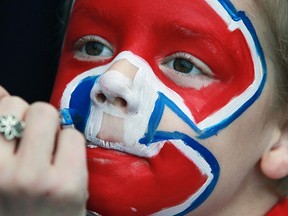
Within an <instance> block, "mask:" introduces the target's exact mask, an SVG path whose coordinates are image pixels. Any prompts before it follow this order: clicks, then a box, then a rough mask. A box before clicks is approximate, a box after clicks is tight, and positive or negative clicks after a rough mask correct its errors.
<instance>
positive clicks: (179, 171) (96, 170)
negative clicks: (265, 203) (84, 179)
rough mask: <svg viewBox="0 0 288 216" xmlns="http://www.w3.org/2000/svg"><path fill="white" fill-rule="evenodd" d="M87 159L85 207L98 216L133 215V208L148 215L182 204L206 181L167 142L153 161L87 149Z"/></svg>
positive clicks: (141, 213) (190, 163)
mask: <svg viewBox="0 0 288 216" xmlns="http://www.w3.org/2000/svg"><path fill="white" fill-rule="evenodd" d="M87 157H88V169H89V194H90V197H89V200H88V206H87V207H88V209H89V210H93V211H96V212H98V213H99V214H101V215H135V209H136V210H137V214H139V215H149V214H152V213H155V212H158V211H160V210H161V209H163V208H169V207H172V206H176V205H178V204H179V203H182V202H183V201H185V200H186V199H187V198H188V197H190V196H191V195H193V194H194V193H195V192H196V191H197V190H198V189H199V188H200V187H201V186H202V185H203V184H204V183H205V181H206V180H207V176H206V175H204V174H202V173H201V171H200V170H199V168H198V167H197V166H196V165H195V164H194V163H193V162H192V161H191V160H189V159H188V158H187V157H185V156H184V155H183V154H182V153H181V152H180V151H179V150H178V149H177V148H176V147H175V146H174V145H173V144H171V143H169V142H167V143H166V144H165V145H164V146H163V148H162V149H161V151H160V153H159V154H158V155H157V156H155V157H153V158H140V157H137V156H133V155H130V154H126V153H122V152H118V151H114V150H108V149H103V148H100V147H98V148H93V149H87ZM136 198H137V199H136ZM166 198H167V199H166ZM132 207H133V208H132ZM131 209H133V210H131Z"/></svg>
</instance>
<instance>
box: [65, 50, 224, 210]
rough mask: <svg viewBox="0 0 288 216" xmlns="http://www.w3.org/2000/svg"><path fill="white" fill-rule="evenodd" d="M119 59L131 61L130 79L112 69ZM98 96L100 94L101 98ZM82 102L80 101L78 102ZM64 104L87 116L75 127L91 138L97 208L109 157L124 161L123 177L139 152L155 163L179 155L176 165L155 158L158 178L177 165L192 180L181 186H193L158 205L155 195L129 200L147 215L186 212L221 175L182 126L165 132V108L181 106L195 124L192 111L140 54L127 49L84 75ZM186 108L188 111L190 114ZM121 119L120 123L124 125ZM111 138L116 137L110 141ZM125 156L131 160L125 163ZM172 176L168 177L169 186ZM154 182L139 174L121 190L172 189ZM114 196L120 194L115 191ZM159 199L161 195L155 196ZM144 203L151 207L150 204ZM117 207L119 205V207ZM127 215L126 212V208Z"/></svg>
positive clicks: (69, 89) (92, 193) (144, 170)
mask: <svg viewBox="0 0 288 216" xmlns="http://www.w3.org/2000/svg"><path fill="white" fill-rule="evenodd" d="M121 60H122V61H123V60H125V62H126V63H128V64H132V65H133V66H134V67H135V68H136V70H135V75H134V76H133V79H131V78H128V77H127V76H126V75H125V72H123V71H117V70H115V69H113V70H112V69H111V68H112V67H113V65H114V64H116V63H117V62H119V61H121ZM91 80H92V81H91ZM112 84H113V85H112ZM85 95H86V96H85ZM88 95H89V96H90V97H89V99H87V98H88V97H87V96H88ZM69 96H71V97H69ZM83 96H85V97H84V98H86V99H87V100H89V102H88V101H86V102H84V103H83V101H82V100H83ZM99 96H101V97H100V98H99ZM119 98H121V99H122V100H125V102H126V103H125V106H118V105H117V104H115V100H116V99H119ZM172 101H174V102H172ZM81 103H82V106H81V105H79V104H81ZM83 104H86V105H87V107H86V108H85V109H83ZM176 104H177V105H176ZM61 107H62V108H63V110H66V111H68V112H70V110H74V111H75V112H76V113H78V115H80V116H81V118H79V119H83V120H84V119H86V121H85V123H83V122H76V123H75V124H74V126H75V127H76V128H77V129H78V130H82V132H83V133H84V134H85V136H86V139H87V140H88V141H89V143H88V146H89V149H88V161H89V163H88V165H89V168H90V176H91V177H90V183H91V190H90V196H91V197H92V198H91V199H93V202H92V204H91V205H92V208H93V209H94V208H95V209H98V207H96V206H94V205H95V203H97V202H96V201H95V200H98V196H99V194H102V193H107V191H105V192H103V191H102V190H103V188H102V187H101V188H98V187H97V186H95V185H97V182H99V179H102V177H101V175H100V176H99V170H103V169H105V170H107V169H110V164H111V162H110V163H108V161H114V162H113V163H112V164H114V163H115V161H117V163H118V162H119V161H122V162H123V163H121V164H118V165H117V172H119V170H121V176H122V175H123V176H129V174H128V173H130V170H129V169H127V167H130V166H131V164H136V163H137V164H138V163H139V160H140V159H139V158H138V157H141V158H146V160H147V161H149V163H150V164H154V163H155V161H158V160H159V159H160V158H162V159H163V155H162V154H163V152H164V155H166V154H167V152H170V154H172V155H174V156H176V155H178V156H177V157H178V159H177V160H171V162H172V164H170V163H166V162H165V163H162V165H161V166H160V167H159V165H158V162H156V164H157V165H156V164H155V165H152V166H156V167H155V168H154V169H155V170H154V171H153V172H156V173H154V174H155V176H158V178H159V179H158V181H160V182H163V183H164V182H166V177H167V171H166V169H167V168H168V167H169V169H170V168H171V169H177V170H179V171H181V170H182V169H186V168H187V169H188V170H189V172H190V174H191V175H192V176H191V178H193V180H191V179H190V180H189V179H187V181H183V180H181V181H182V183H181V185H182V186H185V185H186V187H188V188H189V190H188V191H189V193H187V194H182V195H183V196H180V197H178V198H175V199H174V198H173V199H172V198H171V199H170V201H169V202H167V201H166V200H163V201H157V202H158V204H157V205H152V208H151V204H149V203H150V202H151V200H153V199H152V198H149V202H147V203H145V202H144V201H143V200H141V199H140V200H139V203H138V202H136V203H134V199H131V200H129V203H130V204H129V205H132V204H133V205H134V206H138V207H137V209H138V211H139V212H142V213H141V214H144V215H145V214H148V213H149V214H150V213H153V212H154V213H155V212H158V214H159V215H166V214H177V213H179V212H182V211H188V210H187V209H189V211H190V210H191V209H192V208H195V207H197V206H198V205H199V204H200V203H201V202H202V200H204V199H206V198H207V197H208V195H209V194H210V193H211V192H212V190H213V188H214V186H215V185H216V182H217V179H218V176H219V165H218V163H217V160H216V159H215V158H214V156H213V155H212V154H211V153H210V152H209V151H208V150H207V149H206V148H204V147H203V146H201V145H200V144H198V143H197V142H196V141H195V140H193V139H192V138H190V137H188V136H187V135H185V134H183V133H181V132H180V131H179V132H178V131H172V132H167V131H161V130H159V129H158V128H159V127H158V126H159V123H160V122H161V120H162V117H163V115H164V110H165V109H171V110H172V111H174V110H178V112H180V110H181V115H179V117H180V118H179V120H180V121H181V120H182V121H184V122H185V124H187V123H188V124H190V125H193V121H191V119H190V118H192V116H191V115H190V116H187V115H186V114H189V109H188V108H187V107H186V106H185V104H184V103H183V100H182V99H181V97H180V96H179V95H177V94H176V93H174V92H173V91H171V90H170V89H168V88H167V87H166V86H165V85H164V84H163V83H162V82H161V81H160V80H159V79H158V78H157V76H155V74H154V72H153V70H152V69H151V68H150V66H149V65H148V64H147V62H146V61H144V60H143V59H142V58H140V57H139V56H137V55H134V54H133V53H131V52H127V51H126V52H122V53H120V54H119V55H118V56H117V57H116V58H115V59H114V60H113V61H112V62H111V63H109V64H107V65H105V66H102V67H97V68H94V69H92V70H89V71H87V72H84V73H83V74H80V75H79V76H77V77H76V78H75V79H74V80H72V82H71V83H70V84H69V85H68V86H67V89H66V90H65V92H64V95H63V99H62V102H61ZM182 110H184V111H186V113H184V112H183V111H182ZM154 114H155V115H154ZM178 114H179V113H177V115H178ZM71 116H72V115H71ZM105 118H107V119H108V122H109V124H107V125H105V124H104V123H103V122H105ZM111 118H112V119H113V118H117V119H118V120H119V121H118V124H117V125H116V124H113V123H111ZM72 119H73V116H72ZM119 122H121V124H120V127H119ZM122 126H123V128H122ZM119 130H121V131H123V134H120V135H119V136H117V135H116V136H115V134H119V133H118V131H119ZM107 131H108V132H107ZM111 137H113V139H114V140H109V139H110V138H111ZM115 139H116V140H115ZM98 147H103V148H106V149H110V150H109V151H110V153H109V154H108V153H105V155H106V156H107V155H110V154H111V155H113V157H112V156H111V155H110V156H108V158H109V159H107V158H106V161H107V163H105V166H104V165H103V163H100V164H99V160H100V158H102V157H103V155H102V154H103V153H102V151H101V149H100V148H98ZM111 150H117V152H123V153H128V154H130V155H135V156H137V157H136V158H135V157H133V156H129V155H128V154H127V155H126V154H125V155H123V154H115V153H113V152H114V151H111ZM99 152H100V153H99ZM160 152H161V153H160ZM165 152H166V153H165ZM160 155H162V156H160ZM167 155H168V154H167ZM89 158H90V159H91V160H89ZM180 158H181V159H180ZM141 160H143V159H141ZM178 160H180V161H181V166H183V167H182V168H179V166H178V165H177V164H178V162H179V161H178ZM125 161H126V162H125ZM127 161H129V162H128V163H127ZM131 161H132V162H131ZM173 161H174V162H173ZM176 161H178V162H176ZM141 164H142V163H141ZM103 166H104V167H103ZM122 166H124V167H122ZM137 166H138V168H137V169H141V170H142V171H141V175H143V174H144V173H146V174H147V173H150V172H151V171H150V170H149V169H148V170H147V165H145V164H144V166H143V168H140V167H142V165H141V166H140V164H138V165H137ZM95 167H97V169H96V168H95ZM126 172H128V173H126ZM125 173H126V174H125ZM94 176H95V178H94ZM179 178H181V176H179ZM136 179H137V178H136ZM174 180H175V183H176V182H177V181H179V180H178V179H177V177H175V178H174ZM174 180H173V181H170V180H169V185H170V184H171V182H172V183H173V182H174ZM107 181H110V180H107V179H106V183H107ZM111 181H113V182H114V181H115V179H114V178H112V179H111ZM153 181H154V180H153V179H150V180H147V179H146V178H141V180H139V179H137V181H136V182H137V183H136V182H134V180H133V181H132V182H133V184H132V186H131V185H130V184H131V182H130V183H129V185H130V186H129V187H128V188H126V186H125V184H124V185H122V187H121V188H122V189H123V190H126V189H127V190H128V191H129V193H131V194H134V193H139V191H140V193H142V192H141V190H139V188H138V187H137V185H138V184H139V183H141V185H142V186H143V187H144V186H145V185H146V186H147V188H143V189H144V191H145V193H148V194H149V193H150V192H151V191H158V192H160V194H163V193H164V194H165V193H167V194H169V193H168V191H169V188H167V185H166V183H165V184H163V187H162V186H160V187H158V186H159V185H158V186H157V187H156V188H155V187H154V186H153V187H151V184H152V182H153ZM111 184H113V183H111ZM134 184H135V185H134ZM173 184H174V183H173ZM176 184H178V183H176ZM149 185H150V186H149ZM169 187H170V186H169ZM122 189H121V190H122ZM178 189H179V190H182V187H178ZM149 191H150V192H149ZM158 192H157V193H158ZM173 196H174V195H173ZM110 199H112V200H113V197H110ZM115 199H118V198H117V196H116V197H115ZM155 199H159V198H157V196H155ZM179 199H180V200H182V201H180V200H179ZM98 201H99V200H98ZM179 201H180V203H181V204H180V205H179ZM99 202H100V201H99ZM140 203H141V205H140ZM118 204H119V206H122V205H126V204H123V203H121V202H117V204H116V200H115V206H116V205H118ZM142 205H143V206H142ZM146 206H150V207H149V208H147V207H146ZM163 206H165V207H166V210H162V208H163ZM117 208H118V207H117ZM117 208H116V207H115V209H117ZM148 209H149V210H148ZM118 210H119V209H118ZM118 210H117V211H118ZM150 211H151V212H150ZM123 214H124V213H123ZM125 214H127V212H126V211H125Z"/></svg>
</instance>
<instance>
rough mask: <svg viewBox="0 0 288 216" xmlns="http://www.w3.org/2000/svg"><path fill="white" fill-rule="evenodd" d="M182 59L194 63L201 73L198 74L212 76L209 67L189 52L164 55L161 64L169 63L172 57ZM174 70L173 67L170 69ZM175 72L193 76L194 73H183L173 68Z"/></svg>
mask: <svg viewBox="0 0 288 216" xmlns="http://www.w3.org/2000/svg"><path fill="white" fill-rule="evenodd" d="M177 58H180V59H184V60H187V61H189V62H190V63H191V64H193V65H194V67H195V68H197V69H198V70H200V71H201V73H202V74H198V75H204V76H208V77H214V75H213V73H212V71H211V69H210V68H209V67H208V66H207V65H206V64H205V63H203V62H202V61H201V60H200V59H198V58H196V57H194V56H192V55H191V54H188V53H185V52H177V53H175V54H172V55H171V56H168V57H166V58H165V59H164V60H163V61H162V63H161V66H163V67H165V64H167V63H169V62H170V61H172V60H173V59H174V60H175V59H177ZM172 70H174V69H172ZM174 72H175V73H177V74H179V75H181V76H195V74H185V73H182V72H179V71H176V70H174Z"/></svg>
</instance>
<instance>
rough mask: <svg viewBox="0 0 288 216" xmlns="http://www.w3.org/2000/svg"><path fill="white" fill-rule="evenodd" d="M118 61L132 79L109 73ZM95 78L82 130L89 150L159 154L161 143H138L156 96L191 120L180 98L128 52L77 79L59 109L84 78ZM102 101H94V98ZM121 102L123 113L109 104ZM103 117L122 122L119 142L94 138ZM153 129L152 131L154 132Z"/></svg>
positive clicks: (71, 83)
mask: <svg viewBox="0 0 288 216" xmlns="http://www.w3.org/2000/svg"><path fill="white" fill-rule="evenodd" d="M119 60H127V61H128V62H129V63H130V64H132V65H134V66H135V68H137V71H136V72H135V76H134V78H132V79H131V78H129V77H127V76H126V75H125V74H124V73H123V72H120V71H117V70H112V69H110V67H111V66H112V65H113V64H114V63H115V62H117V61H119ZM91 75H94V76H95V75H96V76H99V78H98V79H97V81H96V82H95V84H94V86H93V88H92V90H91V93H90V99H91V101H92V103H91V107H90V113H89V116H88V120H87V123H86V127H85V131H84V134H85V137H86V139H87V140H88V141H90V143H89V146H90V147H93V146H95V145H96V146H101V147H104V148H110V149H114V150H119V151H123V152H126V153H130V154H133V155H137V156H141V157H152V156H154V155H156V154H158V152H159V151H160V149H161V148H162V146H163V141H160V142H156V143H153V145H143V144H141V143H139V140H140V139H141V138H143V136H144V134H145V133H146V132H147V130H148V128H147V126H148V125H149V120H150V116H151V113H152V112H153V110H154V108H155V102H156V100H157V99H158V97H159V95H158V93H159V92H161V93H163V94H165V95H166V96H168V97H169V98H170V99H171V100H172V101H174V102H177V104H178V107H181V109H182V111H186V115H187V116H189V118H190V119H192V116H191V114H190V112H189V110H188V108H187V107H186V106H185V105H184V103H183V100H182V98H181V97H180V96H179V95H178V94H176V93H175V92H173V91H170V90H169V89H168V88H167V87H166V86H165V85H164V84H163V83H162V82H161V81H160V80H159V79H158V78H157V77H156V76H155V74H154V72H153V70H152V69H151V67H150V66H149V65H148V63H147V62H146V61H145V60H143V59H142V58H141V57H139V56H136V55H134V54H133V53H131V52H128V51H125V52H122V53H120V54H119V55H118V56H117V57H116V58H115V59H114V60H113V61H112V62H111V63H109V64H107V65H105V66H101V67H97V68H93V69H91V70H89V71H87V72H84V73H82V74H80V75H79V76H77V77H76V78H75V79H74V80H73V81H72V82H70V83H69V85H68V86H67V88H66V90H65V92H64V94H63V97H62V101H61V107H69V101H70V96H71V92H73V91H74V90H75V88H76V86H77V85H78V84H79V83H80V82H81V80H83V79H84V78H85V77H88V76H91ZM99 95H100V96H101V97H104V98H102V99H101V98H98V99H97V96H99ZM116 98H121V99H122V100H123V101H125V103H127V109H121V108H119V106H115V105H114V104H113V100H115V99H116ZM104 114H107V115H109V116H112V117H116V118H119V119H121V120H122V121H123V127H124V128H123V138H122V140H118V141H117V142H115V141H112V142H109V141H107V140H106V141H103V140H101V139H99V138H97V135H98V133H99V132H100V129H101V124H102V121H103V115H104ZM155 129H156V128H155Z"/></svg>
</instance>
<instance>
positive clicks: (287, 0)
mask: <svg viewBox="0 0 288 216" xmlns="http://www.w3.org/2000/svg"><path fill="white" fill-rule="evenodd" d="M256 1H257V0H256ZM257 3H259V4H260V6H261V7H262V8H263V9H264V11H265V14H266V17H267V19H268V23H269V27H270V29H271V32H272V34H273V37H274V41H275V43H276V44H275V46H274V48H275V50H274V52H275V53H276V55H277V57H278V60H277V61H276V62H275V63H276V64H278V65H277V69H279V70H281V73H280V74H279V78H280V79H279V81H280V86H278V87H279V89H278V91H279V94H280V97H281V99H282V101H283V102H284V106H285V107H286V112H287V110H288V108H287V107H288V0H258V1H257ZM278 192H279V193H280V195H281V196H288V176H287V177H285V178H283V179H281V180H280V184H279V188H278Z"/></svg>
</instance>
